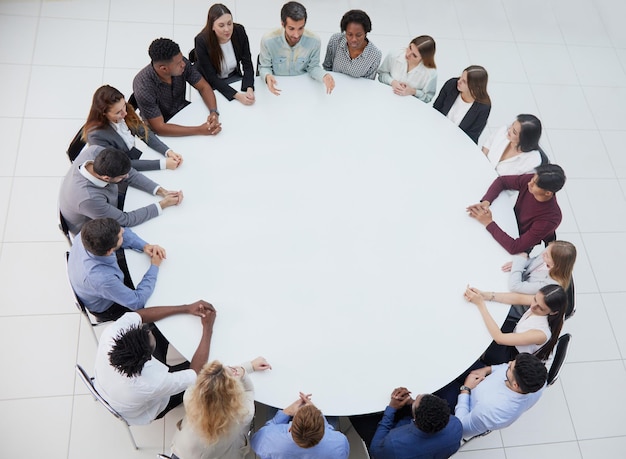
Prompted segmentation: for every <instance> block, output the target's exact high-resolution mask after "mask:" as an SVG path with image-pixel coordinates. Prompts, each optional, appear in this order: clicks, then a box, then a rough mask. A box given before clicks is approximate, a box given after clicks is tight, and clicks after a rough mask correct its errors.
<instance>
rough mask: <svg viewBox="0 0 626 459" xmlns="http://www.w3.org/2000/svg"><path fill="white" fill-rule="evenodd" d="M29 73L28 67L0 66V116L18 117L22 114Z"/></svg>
mask: <svg viewBox="0 0 626 459" xmlns="http://www.w3.org/2000/svg"><path fill="white" fill-rule="evenodd" d="M30 72H31V70H30V66H28V65H12V64H0V73H2V86H0V98H1V99H2V104H0V116H9V117H20V116H22V115H23V114H24V107H25V104H26V93H27V90H28V83H29V81H28V80H29V78H30Z"/></svg>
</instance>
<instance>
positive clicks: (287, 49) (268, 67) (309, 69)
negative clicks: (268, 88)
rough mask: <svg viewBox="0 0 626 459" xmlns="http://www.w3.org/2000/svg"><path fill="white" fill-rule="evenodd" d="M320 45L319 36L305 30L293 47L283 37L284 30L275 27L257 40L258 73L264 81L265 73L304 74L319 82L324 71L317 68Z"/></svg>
mask: <svg viewBox="0 0 626 459" xmlns="http://www.w3.org/2000/svg"><path fill="white" fill-rule="evenodd" d="M320 47H321V42H320V39H319V37H318V36H317V35H315V34H314V33H312V32H309V31H308V30H305V31H304V33H303V34H302V37H301V38H300V41H299V42H298V43H296V45H295V46H290V45H289V43H287V40H286V39H285V29H283V28H280V29H276V30H274V31H273V32H270V33H268V34H266V35H265V36H264V37H263V38H262V39H261V52H260V54H259V75H260V76H261V79H262V80H263V82H265V77H266V76H267V75H277V76H295V75H302V74H304V73H308V74H309V75H311V78H313V79H314V80H317V81H322V79H323V78H324V75H325V74H326V72H325V71H324V70H323V69H322V68H321V67H320Z"/></svg>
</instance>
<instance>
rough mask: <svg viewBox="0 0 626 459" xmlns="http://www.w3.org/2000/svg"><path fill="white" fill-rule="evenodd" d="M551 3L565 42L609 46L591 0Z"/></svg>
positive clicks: (609, 42) (566, 0) (561, 0)
mask: <svg viewBox="0 0 626 459" xmlns="http://www.w3.org/2000/svg"><path fill="white" fill-rule="evenodd" d="M551 3H552V10H553V11H554V12H555V13H554V14H555V16H556V18H557V21H558V23H559V28H560V30H561V33H562V34H563V38H564V39H565V42H566V43H567V44H570V45H581V46H610V44H611V41H610V39H609V36H608V35H607V33H606V28H605V24H604V22H603V21H602V18H601V17H600V15H599V14H598V10H597V8H596V6H595V2H594V1H593V0H552V2H551ZM583 24H584V26H582V25H583Z"/></svg>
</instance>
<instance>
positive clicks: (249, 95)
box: [235, 88, 256, 105]
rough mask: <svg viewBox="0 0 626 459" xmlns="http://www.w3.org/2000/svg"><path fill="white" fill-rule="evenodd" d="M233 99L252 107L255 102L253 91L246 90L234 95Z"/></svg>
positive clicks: (250, 89)
mask: <svg viewBox="0 0 626 459" xmlns="http://www.w3.org/2000/svg"><path fill="white" fill-rule="evenodd" d="M235 99H237V100H238V101H239V102H241V103H242V104H244V105H252V104H253V103H254V102H255V100H256V99H255V97H254V89H252V88H248V89H247V90H246V92H238V93H237V94H235Z"/></svg>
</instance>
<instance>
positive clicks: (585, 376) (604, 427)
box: [560, 360, 626, 440]
mask: <svg viewBox="0 0 626 459" xmlns="http://www.w3.org/2000/svg"><path fill="white" fill-rule="evenodd" d="M560 380H561V384H562V386H563V390H564V392H565V398H566V400H567V405H568V406H569V409H570V413H571V416H572V421H573V422H574V429H575V430H576V436H577V438H578V439H579V440H584V439H590V438H602V437H612V436H624V435H626V399H624V398H623V397H621V396H619V394H620V391H621V390H622V388H623V387H624V385H625V384H626V369H624V364H623V362H622V361H621V360H616V361H611V362H588V363H566V364H565V365H564V366H563V369H562V370H561V378H560Z"/></svg>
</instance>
